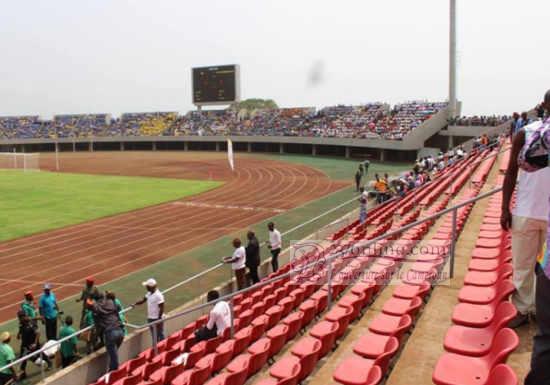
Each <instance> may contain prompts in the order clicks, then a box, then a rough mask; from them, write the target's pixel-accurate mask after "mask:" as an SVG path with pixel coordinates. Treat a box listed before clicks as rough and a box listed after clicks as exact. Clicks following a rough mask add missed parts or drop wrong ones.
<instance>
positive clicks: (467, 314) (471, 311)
mask: <svg viewBox="0 0 550 385" xmlns="http://www.w3.org/2000/svg"><path fill="white" fill-rule="evenodd" d="M504 299H505V297H504V296H502V297H501V293H499V294H498V295H497V297H496V298H495V299H494V300H493V301H492V302H490V303H488V304H484V305H477V304H471V303H462V302H461V303H459V304H458V305H456V306H455V307H454V309H453V315H452V320H453V323H454V324H456V325H464V326H470V327H474V328H482V327H486V326H488V325H489V324H490V323H491V322H492V321H493V318H494V316H495V313H496V308H497V307H498V305H499V303H501V302H503V301H504Z"/></svg>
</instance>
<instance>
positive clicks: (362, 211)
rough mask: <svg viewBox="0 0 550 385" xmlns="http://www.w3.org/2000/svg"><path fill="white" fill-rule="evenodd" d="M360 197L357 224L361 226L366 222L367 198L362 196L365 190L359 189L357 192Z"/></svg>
mask: <svg viewBox="0 0 550 385" xmlns="http://www.w3.org/2000/svg"><path fill="white" fill-rule="evenodd" d="M359 191H360V192H361V195H360V196H359V223H361V224H363V223H365V221H366V220H367V202H368V201H367V196H366V195H365V194H364V192H365V189H364V188H363V187H361V189H360V190H359Z"/></svg>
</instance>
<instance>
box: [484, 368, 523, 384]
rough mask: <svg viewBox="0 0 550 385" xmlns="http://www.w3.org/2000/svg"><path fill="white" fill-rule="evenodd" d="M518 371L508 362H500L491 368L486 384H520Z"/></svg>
mask: <svg viewBox="0 0 550 385" xmlns="http://www.w3.org/2000/svg"><path fill="white" fill-rule="evenodd" d="M518 384H519V382H518V377H517V375H516V373H515V372H514V371H513V370H512V368H510V367H509V366H508V365H506V364H498V365H497V366H495V367H494V368H493V370H491V373H490V374H489V380H488V381H487V383H486V384H485V385H518Z"/></svg>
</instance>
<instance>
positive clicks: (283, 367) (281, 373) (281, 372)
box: [269, 355, 301, 383]
mask: <svg viewBox="0 0 550 385" xmlns="http://www.w3.org/2000/svg"><path fill="white" fill-rule="evenodd" d="M300 371H301V365H300V359H299V358H298V357H296V356H293V355H286V356H284V357H283V358H281V359H280V360H278V361H277V362H275V364H273V366H272V367H271V369H270V370H269V375H270V376H271V377H275V378H277V379H280V380H291V382H292V383H297V382H298V377H299V375H300Z"/></svg>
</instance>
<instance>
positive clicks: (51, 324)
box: [38, 283, 59, 341]
mask: <svg viewBox="0 0 550 385" xmlns="http://www.w3.org/2000/svg"><path fill="white" fill-rule="evenodd" d="M38 307H39V309H40V315H41V316H42V318H43V319H44V323H45V325H46V339H47V340H48V341H49V340H57V315H58V314H59V307H58V306H57V300H56V298H55V294H54V293H53V292H52V286H51V285H50V284H49V283H46V284H45V285H44V294H42V295H41V296H40V300H39V301H38Z"/></svg>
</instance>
